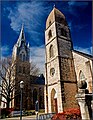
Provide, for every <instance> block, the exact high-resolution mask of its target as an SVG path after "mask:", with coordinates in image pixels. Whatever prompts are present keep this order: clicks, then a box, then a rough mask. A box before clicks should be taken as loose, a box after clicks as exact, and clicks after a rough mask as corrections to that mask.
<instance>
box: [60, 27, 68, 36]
mask: <svg viewBox="0 0 93 120" xmlns="http://www.w3.org/2000/svg"><path fill="white" fill-rule="evenodd" d="M60 33H61V35H62V36H65V37H66V36H67V33H66V31H65V30H64V29H63V28H61V30H60Z"/></svg>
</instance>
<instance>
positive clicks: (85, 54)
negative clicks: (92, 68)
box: [72, 50, 93, 60]
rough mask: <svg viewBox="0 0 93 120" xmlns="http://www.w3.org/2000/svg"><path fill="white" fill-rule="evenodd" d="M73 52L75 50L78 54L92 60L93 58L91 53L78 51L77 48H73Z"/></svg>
mask: <svg viewBox="0 0 93 120" xmlns="http://www.w3.org/2000/svg"><path fill="white" fill-rule="evenodd" d="M72 52H75V53H77V54H79V55H81V56H83V57H86V58H88V59H90V60H93V55H89V54H87V53H83V52H80V51H77V50H72Z"/></svg>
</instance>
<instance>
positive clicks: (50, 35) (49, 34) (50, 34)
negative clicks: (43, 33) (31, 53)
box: [48, 30, 52, 39]
mask: <svg viewBox="0 0 93 120" xmlns="http://www.w3.org/2000/svg"><path fill="white" fill-rule="evenodd" d="M51 37H52V31H51V30H49V33H48V38H49V39H50V38H51Z"/></svg>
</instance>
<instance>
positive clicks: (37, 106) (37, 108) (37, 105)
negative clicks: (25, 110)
mask: <svg viewBox="0 0 93 120" xmlns="http://www.w3.org/2000/svg"><path fill="white" fill-rule="evenodd" d="M38 111H39V103H38V100H37V101H36V102H35V112H36V120H38Z"/></svg>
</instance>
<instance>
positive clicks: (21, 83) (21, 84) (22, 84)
mask: <svg viewBox="0 0 93 120" xmlns="http://www.w3.org/2000/svg"><path fill="white" fill-rule="evenodd" d="M23 87H24V82H23V81H21V82H20V90H21V100H20V120H22V90H23Z"/></svg>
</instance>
